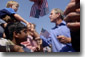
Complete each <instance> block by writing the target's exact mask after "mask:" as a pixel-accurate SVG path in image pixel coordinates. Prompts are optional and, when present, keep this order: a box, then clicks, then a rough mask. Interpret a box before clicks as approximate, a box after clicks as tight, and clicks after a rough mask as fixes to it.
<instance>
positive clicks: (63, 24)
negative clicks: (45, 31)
mask: <svg viewBox="0 0 85 57" xmlns="http://www.w3.org/2000/svg"><path fill="white" fill-rule="evenodd" d="M65 25H66V22H65V21H62V22H61V23H60V24H59V25H56V26H55V27H54V28H52V29H56V28H58V27H59V26H65Z"/></svg>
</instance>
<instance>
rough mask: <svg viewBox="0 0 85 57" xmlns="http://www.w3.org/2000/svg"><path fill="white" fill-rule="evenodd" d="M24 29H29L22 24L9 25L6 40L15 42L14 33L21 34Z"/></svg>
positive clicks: (6, 30)
mask: <svg viewBox="0 0 85 57" xmlns="http://www.w3.org/2000/svg"><path fill="white" fill-rule="evenodd" d="M23 29H27V27H26V26H25V25H24V24H22V23H20V22H14V23H9V24H8V25H7V27H6V28H5V34H6V38H7V39H9V40H13V32H14V31H15V32H16V33H20V31H21V30H23Z"/></svg>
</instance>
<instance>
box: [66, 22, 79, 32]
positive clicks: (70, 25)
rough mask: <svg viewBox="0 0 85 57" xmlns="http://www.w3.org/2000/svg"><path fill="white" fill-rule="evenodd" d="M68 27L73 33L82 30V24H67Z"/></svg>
mask: <svg viewBox="0 0 85 57" xmlns="http://www.w3.org/2000/svg"><path fill="white" fill-rule="evenodd" d="M67 26H68V27H69V28H70V30H71V31H77V30H79V29H80V22H74V23H67Z"/></svg>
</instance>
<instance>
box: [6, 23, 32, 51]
mask: <svg viewBox="0 0 85 57" xmlns="http://www.w3.org/2000/svg"><path fill="white" fill-rule="evenodd" d="M5 34H6V39H8V40H10V42H11V43H12V45H19V46H21V48H22V49H23V50H24V52H31V50H30V49H28V48H26V47H25V46H23V45H21V42H24V41H27V27H26V26H25V25H23V24H22V23H20V22H14V23H9V24H8V25H7V26H6V28H5ZM10 42H8V43H9V44H10V45H11V43H10Z"/></svg>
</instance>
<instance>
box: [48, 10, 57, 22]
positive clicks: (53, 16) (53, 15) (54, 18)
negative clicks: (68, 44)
mask: <svg viewBox="0 0 85 57" xmlns="http://www.w3.org/2000/svg"><path fill="white" fill-rule="evenodd" d="M57 17H58V15H57V14H56V13H55V11H54V10H52V11H51V13H50V15H49V18H50V21H51V22H56V19H57Z"/></svg>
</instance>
